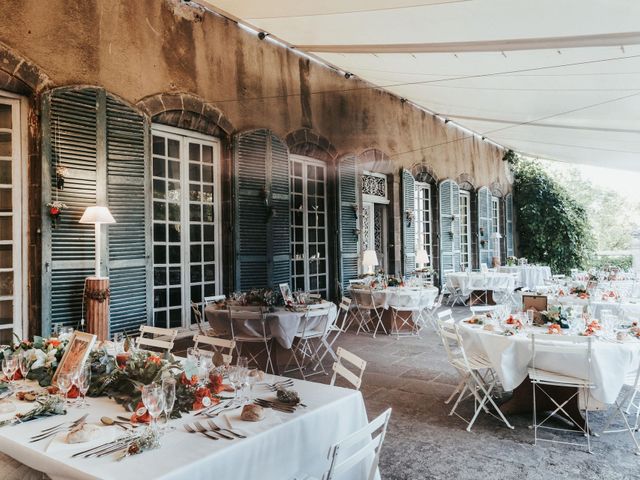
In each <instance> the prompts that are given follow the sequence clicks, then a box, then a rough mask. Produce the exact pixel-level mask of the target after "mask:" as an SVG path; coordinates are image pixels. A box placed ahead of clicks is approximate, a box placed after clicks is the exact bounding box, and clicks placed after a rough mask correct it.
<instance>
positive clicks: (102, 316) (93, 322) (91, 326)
mask: <svg viewBox="0 0 640 480" xmlns="http://www.w3.org/2000/svg"><path fill="white" fill-rule="evenodd" d="M85 282H86V283H85V292H84V294H85V297H84V298H85V308H86V312H87V314H86V319H87V332H89V333H93V334H95V335H97V336H98V341H100V340H108V339H109V279H108V278H107V277H89V278H87V279H86V280H85Z"/></svg>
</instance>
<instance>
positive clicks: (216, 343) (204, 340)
mask: <svg viewBox="0 0 640 480" xmlns="http://www.w3.org/2000/svg"><path fill="white" fill-rule="evenodd" d="M201 344H204V345H208V346H210V347H211V350H212V352H219V353H220V354H222V360H223V361H224V363H226V364H231V361H232V359H233V350H234V349H235V348H236V342H235V340H227V339H225V338H218V337H209V336H207V335H194V336H193V346H194V347H195V348H197V349H201V347H200V345H201Z"/></svg>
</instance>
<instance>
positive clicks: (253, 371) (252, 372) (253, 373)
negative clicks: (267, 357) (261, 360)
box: [247, 368, 259, 403]
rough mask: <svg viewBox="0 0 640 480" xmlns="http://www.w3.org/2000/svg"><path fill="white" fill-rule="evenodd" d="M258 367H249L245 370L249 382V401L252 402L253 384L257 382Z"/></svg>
mask: <svg viewBox="0 0 640 480" xmlns="http://www.w3.org/2000/svg"><path fill="white" fill-rule="evenodd" d="M258 375H259V372H258V369H257V368H250V369H249V370H248V371H247V383H248V384H249V403H251V402H253V386H254V385H255V384H256V383H257V382H258Z"/></svg>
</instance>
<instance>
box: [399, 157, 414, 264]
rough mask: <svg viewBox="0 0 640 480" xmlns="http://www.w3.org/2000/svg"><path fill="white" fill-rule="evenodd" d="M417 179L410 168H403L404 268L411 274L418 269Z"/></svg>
mask: <svg viewBox="0 0 640 480" xmlns="http://www.w3.org/2000/svg"><path fill="white" fill-rule="evenodd" d="M414 195H415V180H414V178H413V175H412V174H411V172H410V171H408V170H404V169H403V170H402V215H401V216H402V257H403V270H404V274H405V275H409V274H411V273H412V272H414V271H415V269H416V219H413V220H411V221H410V220H408V218H407V216H408V215H411V218H413V215H414V212H415V196H414Z"/></svg>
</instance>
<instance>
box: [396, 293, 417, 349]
mask: <svg viewBox="0 0 640 480" xmlns="http://www.w3.org/2000/svg"><path fill="white" fill-rule="evenodd" d="M397 299H398V304H397V305H390V308H391V313H392V321H391V329H390V332H389V333H390V334H391V335H395V336H396V339H397V340H399V339H400V336H401V335H417V334H418V329H419V325H420V322H421V319H422V292H421V291H415V290H414V291H411V290H408V291H407V292H406V293H402V294H401V293H400V292H398V295H397ZM401 314H402V315H401ZM405 327H409V328H408V329H406V330H405Z"/></svg>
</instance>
